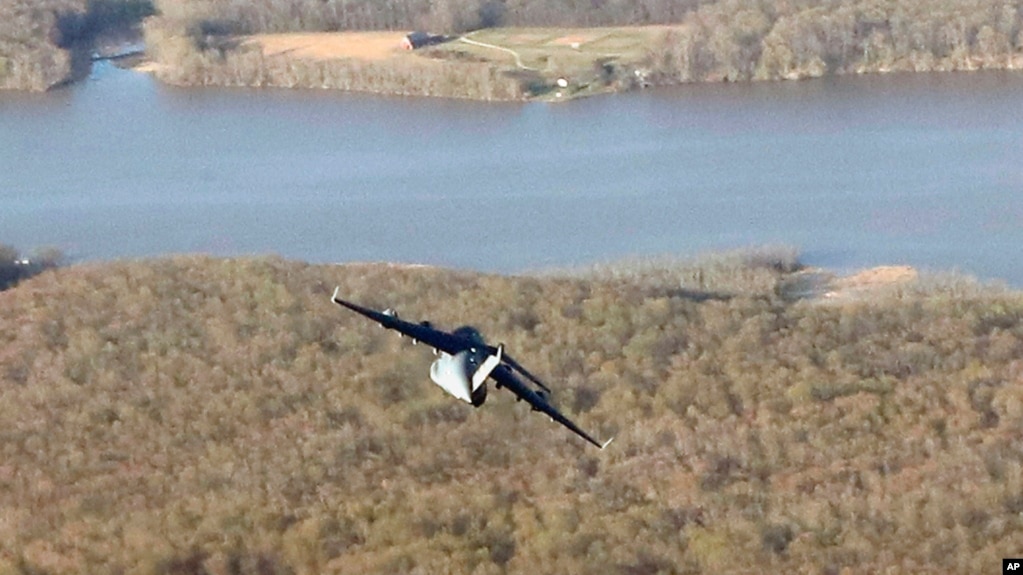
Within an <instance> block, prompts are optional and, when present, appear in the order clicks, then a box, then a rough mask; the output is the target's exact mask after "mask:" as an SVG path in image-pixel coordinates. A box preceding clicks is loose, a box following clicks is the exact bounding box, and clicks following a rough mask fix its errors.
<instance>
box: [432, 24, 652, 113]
mask: <svg viewBox="0 0 1023 575" xmlns="http://www.w3.org/2000/svg"><path fill="white" fill-rule="evenodd" d="M670 29H671V28H670V27H668V26H640V27H635V26H632V27H609V28H488V29H483V30H478V31H476V32H473V33H470V34H468V35H466V36H464V37H463V38H466V39H468V40H470V41H472V42H479V43H481V44H487V45H492V46H495V47H496V48H494V47H487V46H480V45H475V44H470V43H467V42H465V41H463V40H461V39H458V40H453V41H451V42H448V43H445V44H442V45H440V46H436V47H434V48H431V49H429V50H426V51H425V52H424V54H426V55H428V56H430V57H434V58H443V59H453V60H459V59H463V60H464V59H471V60H478V61H486V62H494V63H497V64H500V65H501V66H502V67H503V68H504V70H505V71H507V72H516V71H518V72H522V73H531V74H535V76H536V77H537V80H538V82H541V83H542V84H543V85H544V86H545V89H544V90H543V93H542V95H543V96H544V97H547V98H550V99H558V98H559V96H557V95H556V94H558V93H560V94H561V96H560V98H570V97H577V96H582V95H587V94H592V93H599V92H604V91H609V90H612V89H616V88H620V87H621V84H622V83H623V82H638V81H640V79H641V78H639V77H638V76H637V75H636V71H637V70H638V71H639V73H640V74H642V73H643V70H644V69H645V64H644V62H645V59H646V58H647V57H648V55H649V54H650V52H651V49H652V48H653V47H654V46H655V45H656V44H657V42H658V41H659V40H661V39H662V38H663V36H664V35H665V34H666V33H667V32H668V31H669V30H670ZM516 55H517V56H518V60H516ZM559 78H563V79H565V80H566V81H567V83H568V86H566V87H559V86H558V85H557V80H558V79H559Z"/></svg>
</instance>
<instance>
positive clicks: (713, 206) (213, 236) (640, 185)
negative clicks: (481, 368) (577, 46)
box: [0, 62, 1023, 286]
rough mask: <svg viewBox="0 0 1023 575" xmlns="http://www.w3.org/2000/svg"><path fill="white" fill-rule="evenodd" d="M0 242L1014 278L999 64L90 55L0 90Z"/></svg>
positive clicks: (1008, 88)
mask: <svg viewBox="0 0 1023 575" xmlns="http://www.w3.org/2000/svg"><path fill="white" fill-rule="evenodd" d="M0 243H7V244H10V245H14V246H16V247H19V248H21V249H25V250H27V249H30V248H33V247H38V246H56V247H59V248H61V249H63V250H64V251H65V252H66V253H67V254H68V255H70V256H72V257H73V258H74V259H77V260H107V259H118V258H135V257H148V256H154V255H163V254H169V253H181V252H202V253H209V254H214V255H225V256H228V255H241V254H263V253H276V254H280V255H282V256H284V257H288V258H294V259H301V260H306V261H311V262H346V261H367V260H373V261H376V260H386V261H396V262H417V263H426V264H436V265H442V266H452V267H458V268H471V269H479V270H485V271H498V272H513V273H514V272H522V271H529V270H536V269H546V268H551V267H562V266H576V265H580V264H587V263H591V262H598V261H608V260H615V259H618V258H623V257H630V256H646V255H663V254H682V255H689V254H697V253H700V252H705V251H711V250H721V249H731V248H736V247H743V246H751V245H763V244H785V245H793V246H796V247H798V248H800V249H801V250H802V252H803V254H804V260H805V261H807V262H808V263H811V264H814V265H823V266H828V267H832V268H837V269H854V268H859V267H866V266H872V265H879V264H909V265H913V266H917V267H920V268H924V269H933V270H958V271H961V272H965V273H969V274H973V275H976V276H979V277H981V278H985V279H1000V280H1006V281H1008V282H1009V283H1011V284H1013V285H1016V286H1023V249H1021V248H1020V246H1021V245H1023V74H1018V73H1017V74H1013V73H1005V72H990V73H989V72H984V73H960V74H921V75H888V76H874V77H862V78H830V79H823V80H815V81H805V82H782V83H755V84H708V85H693V86H684V87H678V88H665V89H656V90H649V91H644V92H638V93H630V94H621V95H614V96H605V97H596V98H591V99H587V100H582V101H576V102H571V103H568V104H546V103H530V104H488V103H478V102H466V101H450V100H434V99H411V98H392V97H376V96H367V95H358V94H344V93H335V92H322V91H307V90H295V91H289V90H258V89H183V88H174V87H168V86H163V85H161V84H159V83H157V82H156V81H155V80H153V79H152V78H151V77H149V76H148V75H145V74H141V73H136V72H131V71H125V70H120V69H118V68H116V67H114V66H112V65H111V64H109V63H105V62H100V63H97V64H96V66H95V68H94V71H93V74H92V77H90V78H89V79H88V80H87V81H84V82H82V83H80V84H78V85H75V86H72V87H70V88H68V89H64V90H59V91H56V92H52V93H47V94H43V95H39V94H13V93H0Z"/></svg>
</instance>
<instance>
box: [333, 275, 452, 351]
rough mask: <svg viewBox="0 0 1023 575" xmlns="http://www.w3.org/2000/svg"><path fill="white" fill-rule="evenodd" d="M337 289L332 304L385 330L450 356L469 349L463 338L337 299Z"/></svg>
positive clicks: (427, 325) (392, 314) (391, 314)
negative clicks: (352, 312) (405, 336)
mask: <svg viewBox="0 0 1023 575" xmlns="http://www.w3.org/2000/svg"><path fill="white" fill-rule="evenodd" d="M338 289H340V288H338ZM338 289H335V290H334V295H333V297H331V299H332V300H333V301H334V303H336V304H338V305H340V306H342V307H346V308H348V309H350V310H352V311H354V312H356V313H358V314H360V315H363V316H365V317H367V318H369V319H371V320H373V321H375V322H377V323H378V324H380V325H381V326H383V327H385V328H387V329H393V330H394V331H397V332H398V333H401V334H403V335H407V336H409V337H410V338H412V339H413V340H416V341H421V342H423V343H425V344H426V345H428V346H430V347H432V348H434V349H439V350H440V351H443V352H444V353H447V354H451V355H454V354H456V353H458V352H460V351H463V350H465V349H467V348H469V347H471V342H468V341H466V340H465V338H461V337H458V336H455V335H452V334H450V333H447V332H445V331H441V330H439V329H434V328H432V327H430V326H429V324H422V323H412V322H410V321H405V320H402V319H398V316H397V315H396V314H394V313H384V312H379V311H376V310H373V309H369V308H367V307H362V306H361V305H358V304H354V303H351V302H348V301H345V300H343V299H341V298H339V297H337V294H338Z"/></svg>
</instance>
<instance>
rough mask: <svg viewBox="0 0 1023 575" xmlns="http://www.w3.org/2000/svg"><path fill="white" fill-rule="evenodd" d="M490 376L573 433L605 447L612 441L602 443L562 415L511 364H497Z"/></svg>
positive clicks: (534, 409) (498, 384)
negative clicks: (514, 370)
mask: <svg viewBox="0 0 1023 575" xmlns="http://www.w3.org/2000/svg"><path fill="white" fill-rule="evenodd" d="M490 377H491V378H493V380H494V381H496V382H497V386H498V387H504V388H507V389H508V390H509V391H511V392H512V393H514V394H515V395H516V397H518V398H519V399H524V400H526V402H527V403H529V405H530V406H532V408H533V411H542V412H543V413H544V414H546V415H547V416H548V417H550V418H551V419H553V420H554V421H557V422H558V423H560V424H561V425H564V426H565V427H567V428H568V429H570V430H571V431H572V432H573V433H575V434H576V435H578V436H579V437H582V438H583V439H585V440H586V441H588V442H590V443H592V444H593V445H596V446H597V447H599V448H601V449H604V448H605V447H607V445H608V444H609V443H611V439H609V440H607V441H605V442H604V443H600V442H599V441H597V440H596V439H594V438H593V437H592V436H590V434H588V433H586V432H585V431H583V430H582V429H580V428H579V426H578V425H576V424H574V423H572V420H570V419H568V418H567V417H565V416H564V415H562V414H561V412H560V411H558V410H557V409H555V408H554V406H553V405H551V404H550V403H548V402H547V399H546V397H545V396H544V395H542V394H540V393H537V392H536V391H535V390H533V389H531V388H530V387H529V386H528V385H526V384H525V383H523V382H522V380H521V379H519V378H518V377H516V375H515V373H514V372H512V368H510V367H509V366H507V365H504V364H501V365H499V366H497V367H496V368H495V369H494V371H492V372H491V373H490ZM544 389H546V388H544Z"/></svg>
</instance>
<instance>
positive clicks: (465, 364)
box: [331, 288, 611, 449]
mask: <svg viewBox="0 0 1023 575" xmlns="http://www.w3.org/2000/svg"><path fill="white" fill-rule="evenodd" d="M338 289H340V288H338ZM338 289H335V290H334V295H333V296H332V297H331V300H333V301H334V303H336V304H338V305H340V306H343V307H346V308H348V309H350V310H352V311H354V312H356V313H359V314H361V315H364V316H366V317H368V318H369V319H371V320H373V321H375V322H377V323H379V324H380V325H381V326H382V327H384V328H387V329H393V330H395V331H397V332H398V333H399V334H401V335H403V336H406V335H407V336H408V337H409V338H411V339H412V343H413V344H415V343H418V342H420V341H421V342H423V343H425V344H426V345H428V346H430V347H432V348H433V349H434V353H435V354H437V353H439V355H440V357H438V358H437V359H436V360H435V361H434V362H433V365H432V366H430V379H432V380H433V382H434V383H436V384H437V385H439V386H440V387H441V388H443V389H444V391H446V392H448V393H450V394H451V395H453V396H455V397H457V398H458V399H461V400H462V401H465V402H467V403H470V404H472V405H473V407H479V406H481V405H483V402H484V401H486V400H487V378H488V377H489V378H491V379H493V380H494V382H495V384H496V385H497V388H498V389H500V388H502V387H504V388H507V389H508V390H509V391H511V392H512V393H514V394H515V395H516V397H518V399H519V400H523V399H524V400H526V402H527V403H529V405H531V406H532V407H533V411H541V412H543V413H544V414H546V415H547V416H549V417H550V418H551V420H552V421H557V422H558V423H560V424H561V425H564V426H565V427H567V428H569V429H570V430H572V432H573V433H575V434H576V435H578V436H579V437H582V438H583V439H585V440H586V441H588V442H590V443H592V444H593V445H596V446H597V447H599V448H601V449H604V448H605V447H607V445H608V444H609V443H611V440H610V439H609V440H607V441H605V442H604V443H600V442H599V441H597V440H596V439H593V437H591V436H590V435H589V434H588V433H586V432H585V431H583V430H582V429H580V428H579V427H578V426H577V425H576V424H574V423H572V422H571V421H570V420H569V419H568V418H567V417H565V416H564V415H562V414H561V412H559V411H558V410H557V409H555V408H554V406H552V405H551V404H550V402H549V401H548V398H549V397H550V393H551V390H550V388H548V387H547V386H546V385H544V384H543V382H541V381H540V380H539V379H538V378H537V377H536V376H535V375H533V374H531V373H529V372H528V371H526V369H525V368H524V367H522V366H521V365H519V363H518V362H517V361H515V360H514V359H513V358H512V357H511V356H509V355H508V354H506V353H504V344H501V345H498V346H497V347H492V346H489V345H487V344H486V342H485V341H483V336H482V335H480V332H479V331H477V330H476V328H474V327H470V326H463V327H460V328H458V329H456V330H455V331H453V332H451V333H448V332H446V331H441V330H439V329H435V328H434V327H433V326H432V325H430V322H428V321H424V322H421V323H411V322H407V321H404V320H401V319H398V314H397V313H396V312H395V311H394V310H393V309H386V310H384V311H382V312H381V311H376V310H372V309H369V308H365V307H362V306H360V305H356V304H354V303H350V302H347V301H345V300H343V299H341V298H339V297H337V294H338ZM516 372H517V373H519V374H521V375H522V376H523V377H525V378H526V379H528V380H529V381H530V382H532V383H534V384H536V386H537V387H538V389H533V388H531V387H530V386H528V385H527V384H526V383H524V382H523V381H522V380H521V379H519V377H518V376H517V375H516Z"/></svg>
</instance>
